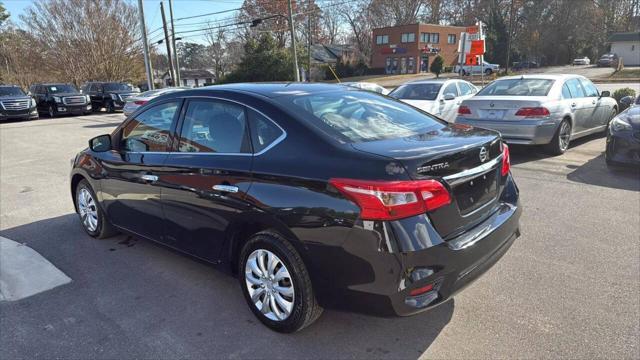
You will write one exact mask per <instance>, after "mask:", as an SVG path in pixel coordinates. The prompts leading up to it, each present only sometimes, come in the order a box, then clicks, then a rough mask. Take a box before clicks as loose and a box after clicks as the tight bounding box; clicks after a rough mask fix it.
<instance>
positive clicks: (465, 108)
mask: <svg viewBox="0 0 640 360" xmlns="http://www.w3.org/2000/svg"><path fill="white" fill-rule="evenodd" d="M470 114H471V109H469V107H468V106H464V105H463V106H460V107H459V108H458V115H470Z"/></svg>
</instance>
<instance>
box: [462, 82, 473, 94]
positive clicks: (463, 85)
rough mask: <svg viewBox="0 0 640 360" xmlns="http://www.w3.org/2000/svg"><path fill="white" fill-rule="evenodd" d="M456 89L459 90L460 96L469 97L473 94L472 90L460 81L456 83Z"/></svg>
mask: <svg viewBox="0 0 640 360" xmlns="http://www.w3.org/2000/svg"><path fill="white" fill-rule="evenodd" d="M458 88H459V89H460V95H462V96H464V95H471V94H473V93H474V91H473V88H472V87H471V86H470V85H469V84H467V83H465V82H462V81H458Z"/></svg>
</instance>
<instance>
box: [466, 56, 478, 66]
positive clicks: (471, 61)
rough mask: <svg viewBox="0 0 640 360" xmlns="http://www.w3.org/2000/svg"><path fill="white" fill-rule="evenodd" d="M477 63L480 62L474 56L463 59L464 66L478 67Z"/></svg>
mask: <svg viewBox="0 0 640 360" xmlns="http://www.w3.org/2000/svg"><path fill="white" fill-rule="evenodd" d="M479 63H480V62H479V61H478V57H477V56H476V55H471V54H467V56H465V59H464V64H465V65H470V66H475V65H478V64H479Z"/></svg>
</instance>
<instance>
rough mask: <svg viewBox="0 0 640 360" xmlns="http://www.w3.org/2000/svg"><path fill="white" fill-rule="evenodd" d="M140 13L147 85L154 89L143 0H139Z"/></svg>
mask: <svg viewBox="0 0 640 360" xmlns="http://www.w3.org/2000/svg"><path fill="white" fill-rule="evenodd" d="M138 15H139V16H140V31H141V32H142V51H143V53H144V68H145V70H146V72H147V87H148V88H149V90H153V69H152V68H151V59H150V58H149V42H148V41H147V25H146V24H145V21H144V6H143V4H142V0H138Z"/></svg>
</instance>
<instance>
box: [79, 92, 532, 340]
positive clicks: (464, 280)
mask: <svg viewBox="0 0 640 360" xmlns="http://www.w3.org/2000/svg"><path fill="white" fill-rule="evenodd" d="M89 144H90V147H89V148H88V149H86V150H84V151H82V152H80V153H79V154H78V155H77V156H76V158H75V160H74V161H73V169H72V171H71V192H72V194H73V199H74V203H75V206H76V209H77V211H78V214H79V216H80V219H81V223H82V224H83V226H84V229H85V230H86V232H87V233H88V234H89V235H91V236H93V237H99V238H100V237H106V236H108V235H111V234H113V233H114V231H116V230H118V231H124V232H126V233H130V234H135V235H137V236H141V237H144V238H147V239H150V240H154V241H158V242H160V243H163V244H166V245H167V246H169V247H172V248H175V249H179V250H181V251H183V252H185V253H189V254H192V255H195V256H197V257H198V258H200V259H205V260H207V261H209V262H211V263H212V264H215V265H217V266H218V267H220V268H221V269H224V270H226V271H228V272H230V273H232V274H235V275H237V276H238V278H239V282H240V286H241V288H242V291H243V293H244V296H245V298H246V300H247V303H248V304H249V307H250V308H251V310H252V311H253V312H254V314H255V315H256V316H257V317H258V318H259V319H260V321H262V322H263V323H264V324H266V325H267V326H269V327H271V328H272V329H275V330H277V331H282V332H291V331H296V330H298V329H301V328H303V327H305V326H306V325H309V324H310V323H312V322H313V321H314V320H316V318H317V317H318V316H319V315H320V313H321V311H322V308H332V309H343V310H350V311H358V312H365V313H370V314H377V315H410V314H414V313H417V312H420V311H423V310H425V309H428V308H430V307H433V306H435V305H437V304H440V303H442V302H444V301H446V300H447V299H449V298H451V297H452V296H453V295H454V293H456V292H457V291H459V290H461V289H462V288H463V287H465V286H466V285H468V284H469V283H471V282H472V281H473V280H475V279H476V278H478V277H479V276H480V275H481V274H482V273H484V272H485V271H486V270H487V269H489V268H490V267H491V266H492V265H493V264H494V263H495V262H496V261H498V259H499V258H500V257H501V256H502V255H503V254H504V253H505V252H506V251H507V249H509V247H510V246H511V245H512V243H513V242H514V240H515V239H516V238H517V237H518V236H519V234H520V233H519V218H520V213H521V207H520V205H519V203H518V188H517V187H516V185H515V183H514V181H513V178H512V177H511V175H510V172H509V151H508V147H507V146H506V145H505V144H503V143H502V141H501V139H500V136H499V134H498V133H496V132H493V131H488V130H480V129H474V128H472V127H470V126H465V125H456V124H447V123H446V122H444V121H442V120H439V119H436V118H434V117H432V116H431V115H429V114H427V113H425V112H422V111H420V110H417V109H416V108H413V107H411V106H409V105H406V104H404V103H402V102H400V101H397V100H394V99H392V98H388V97H385V96H382V95H378V94H375V93H372V92H369V91H362V90H358V89H355V88H348V87H343V86H340V85H328V84H232V85H223V86H213V87H209V88H201V89H197V90H185V91H179V92H174V93H170V94H167V95H163V96H160V97H158V98H156V99H154V100H152V101H150V102H149V103H147V104H145V105H144V106H143V107H141V108H140V109H139V110H137V111H136V112H134V113H133V114H132V115H131V116H130V117H129V118H128V119H127V120H125V121H124V122H123V123H122V124H121V125H120V126H118V127H117V128H116V130H114V132H113V133H111V134H110V135H102V136H98V137H96V138H94V139H92V140H90V142H89ZM185 281H188V279H185Z"/></svg>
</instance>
